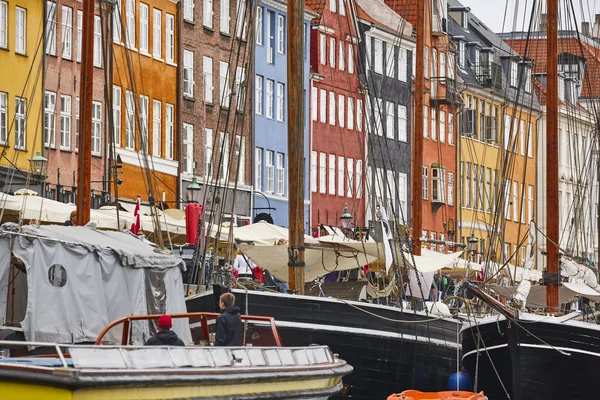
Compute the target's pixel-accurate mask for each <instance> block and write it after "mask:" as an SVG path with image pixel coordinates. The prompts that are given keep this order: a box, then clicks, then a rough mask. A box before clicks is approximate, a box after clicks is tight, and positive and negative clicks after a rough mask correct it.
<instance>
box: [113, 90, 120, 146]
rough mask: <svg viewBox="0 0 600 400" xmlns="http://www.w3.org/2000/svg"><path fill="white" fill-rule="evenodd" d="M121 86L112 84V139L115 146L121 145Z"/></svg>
mask: <svg viewBox="0 0 600 400" xmlns="http://www.w3.org/2000/svg"><path fill="white" fill-rule="evenodd" d="M121 103H122V99H121V88H120V87H119V86H115V85H113V90H112V110H113V141H114V144H115V146H117V147H120V146H121Z"/></svg>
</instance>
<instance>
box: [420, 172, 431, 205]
mask: <svg viewBox="0 0 600 400" xmlns="http://www.w3.org/2000/svg"><path fill="white" fill-rule="evenodd" d="M422 179H423V192H422V195H421V197H422V198H423V200H427V199H429V169H428V168H427V167H425V166H424V167H423V175H422Z"/></svg>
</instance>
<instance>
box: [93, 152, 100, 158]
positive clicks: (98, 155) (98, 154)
mask: <svg viewBox="0 0 600 400" xmlns="http://www.w3.org/2000/svg"><path fill="white" fill-rule="evenodd" d="M92 157H102V154H100V153H94V152H92Z"/></svg>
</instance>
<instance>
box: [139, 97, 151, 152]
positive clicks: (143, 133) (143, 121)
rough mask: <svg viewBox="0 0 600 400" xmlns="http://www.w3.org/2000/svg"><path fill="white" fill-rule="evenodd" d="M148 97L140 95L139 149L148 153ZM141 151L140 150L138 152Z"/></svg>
mask: <svg viewBox="0 0 600 400" xmlns="http://www.w3.org/2000/svg"><path fill="white" fill-rule="evenodd" d="M148 102H149V100H148V96H144V95H140V99H139V107H140V111H139V114H140V121H139V123H140V147H139V148H140V149H143V151H144V152H146V153H147V152H148ZM140 151H141V150H140Z"/></svg>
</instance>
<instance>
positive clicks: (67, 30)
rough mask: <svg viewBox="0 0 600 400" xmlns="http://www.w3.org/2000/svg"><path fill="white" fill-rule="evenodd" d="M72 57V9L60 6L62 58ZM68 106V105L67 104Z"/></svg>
mask: <svg viewBox="0 0 600 400" xmlns="http://www.w3.org/2000/svg"><path fill="white" fill-rule="evenodd" d="M72 56H73V9H72V8H71V7H66V6H62V57H63V58H66V59H68V60H70V59H71V57H72ZM69 105H70V103H69Z"/></svg>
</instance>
